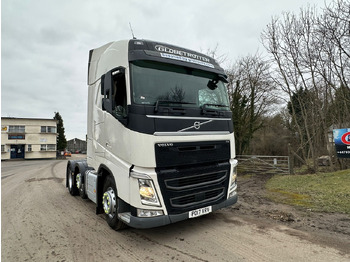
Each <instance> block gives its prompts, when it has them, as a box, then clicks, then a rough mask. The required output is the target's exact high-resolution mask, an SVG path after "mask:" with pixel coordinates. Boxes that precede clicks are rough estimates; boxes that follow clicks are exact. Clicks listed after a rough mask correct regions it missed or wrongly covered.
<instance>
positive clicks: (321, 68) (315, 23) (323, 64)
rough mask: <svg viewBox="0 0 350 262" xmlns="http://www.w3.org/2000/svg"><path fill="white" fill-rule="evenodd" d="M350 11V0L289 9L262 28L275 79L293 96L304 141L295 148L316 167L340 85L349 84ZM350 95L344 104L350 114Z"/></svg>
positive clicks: (298, 130) (294, 116)
mask: <svg viewBox="0 0 350 262" xmlns="http://www.w3.org/2000/svg"><path fill="white" fill-rule="evenodd" d="M349 16H350V3H349V1H341V0H339V1H336V2H334V3H333V4H332V5H330V6H328V7H326V8H325V9H324V12H323V14H322V15H318V14H317V13H316V10H315V8H312V7H307V8H305V9H302V10H301V12H300V14H299V15H295V14H292V13H284V14H283V16H282V18H274V19H272V21H271V23H270V24H269V25H268V26H267V28H266V29H265V31H264V32H263V33H262V40H263V44H264V46H265V48H266V49H267V51H268V52H269V53H270V55H271V57H272V61H273V67H274V68H275V74H274V81H275V83H276V85H277V86H278V87H279V88H280V89H281V90H283V91H284V92H285V93H286V94H287V95H288V97H289V101H290V102H289V111H290V114H291V116H292V125H291V126H292V127H293V129H294V130H295V134H296V137H297V138H298V141H299V143H298V146H297V147H295V150H296V151H298V152H299V153H300V155H301V158H302V159H304V162H305V163H306V164H307V165H308V166H309V167H310V168H313V169H314V170H315V171H317V166H318V165H317V159H318V157H319V156H320V155H321V154H324V153H325V149H326V148H327V147H326V144H327V139H328V134H327V133H328V129H329V127H330V126H331V125H332V124H333V123H334V122H335V121H336V120H334V119H332V118H330V112H331V109H332V108H334V106H332V104H333V103H334V102H335V98H336V97H335V93H336V92H339V89H340V87H341V90H348V89H349V86H348V82H349V58H350V57H349V52H350V51H349V50H350V49H349V45H350V41H349V37H350V28H349V27H350V22H349V21H350V19H349ZM347 97H348V96H344V98H346V99H344V100H345V101H344V108H345V110H346V112H347V113H349V111H348V110H349V109H350V103H349V101H347ZM347 119H349V114H347ZM338 122H343V123H344V122H345V121H344V119H341V120H339V121H338ZM308 159H312V160H313V161H312V163H309V162H308V161H307V160H308Z"/></svg>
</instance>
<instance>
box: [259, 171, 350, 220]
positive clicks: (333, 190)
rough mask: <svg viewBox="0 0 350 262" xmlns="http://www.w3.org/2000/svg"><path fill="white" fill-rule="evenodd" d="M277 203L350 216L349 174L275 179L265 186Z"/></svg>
mask: <svg viewBox="0 0 350 262" xmlns="http://www.w3.org/2000/svg"><path fill="white" fill-rule="evenodd" d="M266 188H267V190H268V197H269V198H270V199H272V200H274V201H276V202H282V203H285V204H289V205H295V206H300V207H305V208H310V209H312V210H315V211H325V212H340V213H346V214H350V205H349V199H350V170H349V169H348V170H343V171H338V172H332V173H323V174H313V175H294V176H292V175H288V176H280V175H278V176H274V177H273V178H271V179H270V180H269V181H268V182H267V184H266Z"/></svg>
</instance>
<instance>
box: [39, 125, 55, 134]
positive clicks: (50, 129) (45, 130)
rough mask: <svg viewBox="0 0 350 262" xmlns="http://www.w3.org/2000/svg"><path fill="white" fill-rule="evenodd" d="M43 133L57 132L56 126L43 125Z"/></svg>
mask: <svg viewBox="0 0 350 262" xmlns="http://www.w3.org/2000/svg"><path fill="white" fill-rule="evenodd" d="M41 133H56V127H55V126H42V127H41Z"/></svg>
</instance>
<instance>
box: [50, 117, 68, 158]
mask: <svg viewBox="0 0 350 262" xmlns="http://www.w3.org/2000/svg"><path fill="white" fill-rule="evenodd" d="M53 119H55V120H57V133H58V136H57V150H59V151H64V150H65V149H66V147H67V140H66V135H65V134H64V127H63V119H62V117H61V115H60V113H59V112H55V116H54V117H53Z"/></svg>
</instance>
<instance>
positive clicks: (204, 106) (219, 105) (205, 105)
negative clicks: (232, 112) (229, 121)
mask: <svg viewBox="0 0 350 262" xmlns="http://www.w3.org/2000/svg"><path fill="white" fill-rule="evenodd" d="M208 106H216V107H229V106H228V105H221V104H203V105H202V109H205V108H206V107H208Z"/></svg>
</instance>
